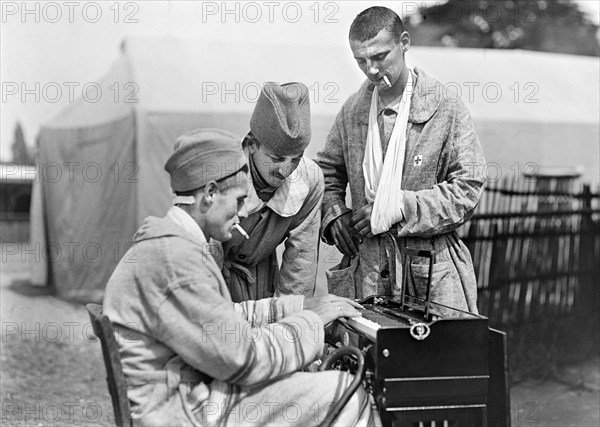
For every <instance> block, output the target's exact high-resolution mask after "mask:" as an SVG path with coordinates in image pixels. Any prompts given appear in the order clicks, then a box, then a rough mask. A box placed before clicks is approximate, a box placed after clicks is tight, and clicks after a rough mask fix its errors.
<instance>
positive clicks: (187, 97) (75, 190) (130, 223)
mask: <svg viewBox="0 0 600 427" xmlns="http://www.w3.org/2000/svg"><path fill="white" fill-rule="evenodd" d="M121 50H122V52H121V55H120V57H119V59H118V60H117V61H116V62H115V63H114V64H113V65H112V67H111V68H110V70H109V71H108V73H107V74H106V75H105V76H104V78H103V79H101V81H99V87H100V88H101V91H98V87H90V89H89V90H88V94H87V95H88V96H87V98H88V99H84V98H82V99H79V100H78V101H76V102H74V103H73V104H71V105H70V106H69V107H68V108H66V109H65V110H64V111H62V112H60V113H59V114H58V115H57V116H56V117H55V118H53V119H52V120H51V121H49V122H48V123H47V124H46V125H45V126H44V127H43V128H42V130H41V132H40V145H39V155H38V164H39V173H40V175H39V179H38V180H37V182H36V185H35V188H34V197H33V202H32V220H31V221H32V242H33V243H34V245H37V247H38V250H39V251H40V253H41V255H42V256H41V257H40V262H39V263H36V264H35V271H34V274H33V281H34V282H35V283H38V284H49V285H53V286H54V287H55V288H56V291H57V293H58V295H60V296H62V297H63V298H67V299H75V300H79V301H99V300H100V299H101V297H102V294H103V289H104V286H105V283H106V281H107V279H108V277H109V276H110V274H111V272H112V270H113V269H114V267H115V265H116V263H117V262H118V260H119V259H120V258H121V257H122V256H123V255H124V253H125V250H126V248H127V246H128V243H129V242H130V241H131V237H132V235H133V233H134V232H135V230H136V228H137V227H138V226H139V225H140V224H141V221H142V220H143V218H145V217H146V216H148V215H158V216H159V215H163V214H164V212H165V211H166V209H167V208H168V207H169V205H170V199H171V196H170V191H169V184H168V175H167V174H166V172H164V170H163V165H164V162H165V160H166V159H167V158H168V156H169V154H170V153H171V151H172V147H173V142H174V140H175V138H176V137H177V136H178V135H179V134H181V133H182V132H184V131H186V130H189V129H193V128H197V127H218V128H224V129H228V130H230V131H233V132H236V133H238V134H239V135H240V136H241V135H243V134H244V133H245V132H247V131H248V122H249V118H250V114H251V112H252V108H253V105H254V102H255V100H256V97H257V96H258V91H259V90H260V86H261V85H262V84H263V83H264V82H265V81H278V82H286V81H302V82H304V83H306V85H307V86H308V87H309V89H310V96H311V109H312V128H313V141H312V143H311V145H310V146H309V148H308V150H307V155H308V156H309V157H314V155H315V153H316V152H317V151H318V150H319V149H320V148H321V147H322V146H323V144H324V141H325V138H326V135H327V132H328V131H329V128H330V127H331V124H332V123H333V120H334V118H335V115H336V114H337V112H338V111H339V109H340V108H341V106H342V104H343V102H344V100H345V99H346V98H347V97H348V96H349V95H350V94H351V93H352V92H354V91H355V90H356V89H357V88H358V87H359V85H360V84H361V82H362V81H363V77H362V74H361V73H360V71H359V70H358V68H357V67H356V65H355V64H354V60H353V59H352V56H351V53H350V51H349V49H348V48H347V47H346V48H341V47H339V46H336V47H326V46H321V47H309V46H306V47H294V48H293V49H292V48H290V47H289V46H287V47H286V48H282V47H281V46H278V45H277V44H264V45H244V44H243V43H235V44H233V43H231V44H227V43H214V42H207V41H199V40H180V39H174V38H161V39H146V38H133V39H128V40H127V41H125V42H124V43H123V45H122V49H121ZM408 60H409V64H415V65H417V66H420V67H421V68H423V69H425V70H426V71H427V72H428V73H429V74H430V75H432V76H434V77H436V78H438V79H439V80H441V81H443V82H450V83H451V85H452V86H453V87H454V89H456V88H457V87H458V88H462V97H461V98H462V100H463V101H464V102H466V104H467V105H468V107H469V108H470V110H471V112H472V115H473V118H474V120H475V123H476V127H477V129H478V131H479V135H480V139H481V141H482V144H483V146H484V150H485V153H486V158H487V160H488V162H495V163H497V164H498V165H499V166H500V167H502V168H504V169H505V170H508V168H509V167H510V166H512V165H513V164H514V163H515V162H520V164H521V165H524V164H525V163H527V162H537V163H538V164H540V165H549V166H552V165H565V164H581V165H583V166H584V167H585V173H586V177H588V178H589V177H594V176H596V175H597V173H598V161H599V160H598V159H599V157H600V155H599V154H598V151H599V135H598V110H599V107H598V60H597V59H596V58H584V57H576V56H569V55H553V54H543V53H534V52H522V51H487V50H480V49H443V48H417V47H414V48H411V50H410V52H409V56H408ZM575 71H576V72H577V75H574V73H575ZM488 83H489V84H488ZM527 83H532V84H533V85H534V86H531V85H530V86H528V87H525V85H526V84H527ZM486 84H488V85H487V86H486V87H485V90H486V91H487V92H486V93H485V96H484V95H482V93H483V92H482V90H483V89H484V85H486ZM515 84H516V85H517V86H515ZM498 87H499V88H500V90H501V91H502V93H501V95H500V96H498V92H497V89H498ZM511 87H513V88H514V89H511ZM532 87H533V89H532ZM469 88H471V90H472V91H473V95H474V96H469V93H468V92H467V90H469ZM494 90H496V92H494ZM518 90H520V93H519V95H518V97H517V98H518V99H517V98H516V95H515V93H516V92H517V91H518ZM534 90H535V94H533V95H532V92H533V91H534ZM98 93H101V96H98ZM448 93H450V92H448ZM452 93H454V92H452ZM590 94H591V95H590ZM527 95H529V100H537V101H538V102H515V100H516V101H520V100H523V99H524V97H525V96H527ZM596 179H597V178H596ZM322 255H323V259H322V260H321V261H320V264H321V268H320V276H321V278H322V276H323V270H324V269H325V268H330V267H332V266H333V264H334V262H335V261H336V259H337V256H336V254H335V253H334V252H332V251H331V250H330V251H329V252H326V253H322ZM135 260H136V255H135V253H134V254H133V255H132V257H131V258H130V259H127V260H125V261H128V262H135Z"/></svg>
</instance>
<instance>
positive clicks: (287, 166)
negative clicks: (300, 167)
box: [277, 160, 294, 178]
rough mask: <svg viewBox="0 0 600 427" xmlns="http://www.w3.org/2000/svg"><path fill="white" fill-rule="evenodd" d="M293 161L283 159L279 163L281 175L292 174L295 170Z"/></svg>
mask: <svg viewBox="0 0 600 427" xmlns="http://www.w3.org/2000/svg"><path fill="white" fill-rule="evenodd" d="M292 163H293V161H292V160H286V161H283V162H281V163H279V165H278V166H279V167H278V170H277V172H279V175H281V176H284V177H286V178H287V177H288V176H290V175H291V174H292V172H293V171H294V168H293V165H292Z"/></svg>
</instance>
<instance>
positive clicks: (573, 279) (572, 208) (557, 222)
mask: <svg viewBox="0 0 600 427" xmlns="http://www.w3.org/2000/svg"><path fill="white" fill-rule="evenodd" d="M460 235H461V237H462V238H463V240H464V242H465V243H466V245H467V247H468V248H469V250H470V252H471V255H472V257H473V263H474V268H475V274H476V276H477V282H478V288H479V295H478V307H479V310H480V312H481V313H482V314H484V315H486V316H488V317H489V318H490V322H491V324H492V325H495V326H498V327H507V326H508V327H510V326H512V325H518V324H523V323H527V322H532V321H535V319H539V318H540V316H553V315H561V314H569V313H573V312H575V311H583V312H586V311H588V312H589V311H590V310H597V307H598V304H599V302H600V300H599V298H598V295H599V294H598V289H599V287H600V277H599V276H600V267H599V266H600V194H598V191H596V193H592V192H591V191H590V187H589V186H582V187H580V188H579V189H577V190H574V191H568V192H565V189H564V188H563V189H561V188H556V186H555V187H554V188H547V189H546V191H540V185H536V182H535V181H534V180H529V179H524V178H521V180H512V181H508V180H504V181H502V182H499V183H497V184H491V185H488V186H487V187H486V190H485V192H484V195H483V196H482V199H481V202H480V204H479V206H478V208H477V211H476V214H475V215H474V216H473V217H472V218H471V220H470V221H469V222H468V223H467V224H465V225H464V226H463V227H461V229H460Z"/></svg>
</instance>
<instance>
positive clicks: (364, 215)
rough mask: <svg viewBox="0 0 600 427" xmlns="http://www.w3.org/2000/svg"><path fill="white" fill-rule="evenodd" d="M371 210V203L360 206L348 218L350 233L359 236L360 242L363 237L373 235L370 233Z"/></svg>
mask: <svg viewBox="0 0 600 427" xmlns="http://www.w3.org/2000/svg"><path fill="white" fill-rule="evenodd" d="M371 212H373V203H369V204H368V205H365V206H363V207H362V208H360V209H359V210H358V211H356V213H355V214H354V215H352V219H351V220H350V224H349V225H350V227H351V233H352V234H354V235H356V236H359V238H360V242H361V243H362V239H363V238H365V237H373V233H371Z"/></svg>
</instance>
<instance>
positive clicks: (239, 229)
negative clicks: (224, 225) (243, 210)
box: [234, 224, 250, 240]
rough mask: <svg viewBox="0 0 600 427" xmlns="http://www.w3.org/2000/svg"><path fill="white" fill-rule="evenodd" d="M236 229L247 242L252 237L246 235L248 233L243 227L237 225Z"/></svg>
mask: <svg viewBox="0 0 600 427" xmlns="http://www.w3.org/2000/svg"><path fill="white" fill-rule="evenodd" d="M234 227H235V229H236V230H237V231H239V232H240V234H241V235H242V236H244V237H245V238H246V240H248V239H249V238H250V236H248V233H246V232H245V231H244V229H243V228H242V226H241V225H239V224H235V225H234Z"/></svg>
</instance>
